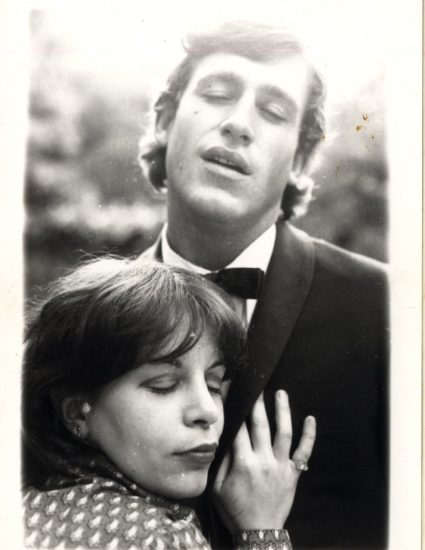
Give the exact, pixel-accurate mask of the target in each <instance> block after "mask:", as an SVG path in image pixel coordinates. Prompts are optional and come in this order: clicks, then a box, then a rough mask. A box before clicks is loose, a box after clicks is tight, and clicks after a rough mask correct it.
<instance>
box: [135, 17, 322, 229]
mask: <svg viewBox="0 0 425 550" xmlns="http://www.w3.org/2000/svg"><path fill="white" fill-rule="evenodd" d="M183 48H184V50H185V51H186V56H185V57H184V59H183V60H182V61H181V63H180V64H179V65H178V66H177V67H176V68H175V69H174V71H173V72H172V73H171V75H170V76H169V78H168V81H167V85H166V88H165V90H164V91H163V92H162V93H161V94H160V96H159V98H158V100H157V102H156V103H155V112H156V120H158V117H160V116H161V115H162V114H163V113H164V112H165V111H167V110H168V113H170V114H171V118H174V116H175V113H176V111H177V108H178V105H179V102H180V99H181V97H182V95H183V93H184V91H185V89H186V87H187V85H188V83H189V81H190V78H191V76H192V74H193V72H194V70H195V68H196V66H197V65H198V63H199V62H200V61H201V60H202V59H203V58H204V57H206V56H207V55H210V54H213V53H232V54H237V55H241V56H244V57H247V58H249V59H252V60H254V61H259V62H267V61H273V60H276V59H280V58H282V57H283V56H285V55H292V54H301V55H303V54H304V50H303V48H302V45H301V43H300V42H299V40H298V39H297V38H295V37H294V36H293V35H292V34H290V33H289V32H288V31H287V30H286V29H285V28H283V27H274V26H270V25H265V24H260V23H254V22H249V23H248V22H229V23H224V24H222V25H220V26H219V27H217V28H215V29H214V30H212V31H209V32H202V33H190V34H187V35H186V36H185V37H184V39H183ZM309 65H310V70H311V81H310V91H309V95H308V98H307V102H306V108H305V112H304V115H303V118H302V121H301V128H300V134H299V139H298V148H297V150H296V156H298V158H299V159H300V161H301V169H302V172H305V171H306V170H307V168H308V165H309V162H310V159H311V158H312V156H313V153H314V151H315V150H316V148H317V146H318V144H319V143H320V141H321V139H322V138H323V135H324V131H325V117H324V100H325V86H324V82H323V79H322V77H321V75H320V74H319V72H318V71H317V70H316V69H315V68H314V67H313V66H312V65H311V64H309ZM166 154H167V148H166V146H163V145H160V144H158V143H157V142H156V141H152V140H149V141H147V142H146V141H145V139H143V140H142V142H141V148H140V161H141V164H142V167H143V168H144V170H145V174H146V176H147V178H148V179H149V180H150V182H151V184H152V185H153V186H154V188H156V189H157V190H158V191H161V190H162V191H163V190H164V189H165V188H166V187H167V184H166V179H167V173H166V166H165V158H166ZM313 185H314V184H313V181H312V180H311V179H310V178H308V177H307V176H306V175H301V176H300V177H299V178H298V179H297V180H296V181H295V180H292V178H291V179H290V180H289V182H288V184H287V185H286V187H285V191H284V193H283V196H282V203H281V207H282V210H283V213H284V214H283V216H284V218H285V219H290V218H292V217H296V216H299V215H300V214H304V213H305V211H306V210H307V207H308V203H309V202H310V200H311V197H312V188H313Z"/></svg>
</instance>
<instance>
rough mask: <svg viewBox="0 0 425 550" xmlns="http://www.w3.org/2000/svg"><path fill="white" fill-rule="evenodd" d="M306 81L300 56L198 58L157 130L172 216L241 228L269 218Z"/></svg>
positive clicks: (291, 153) (289, 160)
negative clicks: (261, 59)
mask: <svg viewBox="0 0 425 550" xmlns="http://www.w3.org/2000/svg"><path fill="white" fill-rule="evenodd" d="M308 87H309V69H308V67H307V65H306V63H305V61H304V60H303V58H302V57H301V56H300V55H295V54H294V55H292V54H291V55H288V56H285V57H282V58H281V59H279V60H277V61H271V62H256V61H252V60H250V59H248V58H245V57H242V56H239V55H234V54H228V53H217V54H211V55H209V56H207V57H205V58H204V59H202V60H201V61H200V62H199V64H198V65H197V66H196V68H195V70H194V73H193V75H192V77H191V79H190V81H189V83H188V86H187V88H186V90H185V91H184V93H183V96H182V98H181V101H180V103H179V105H178V108H177V111H176V114H175V118H174V119H173V120H172V122H171V123H170V124H169V125H168V126H165V127H163V128H162V130H163V132H162V139H163V140H164V139H165V140H166V143H167V158H166V167H167V181H168V196H169V213H170V219H172V215H173V213H174V214H175V215H177V216H182V215H185V213H187V214H189V215H190V216H192V217H193V216H195V217H196V216H198V217H201V218H203V219H205V218H206V217H209V219H210V220H217V223H223V222H224V223H226V222H227V223H230V224H231V225H232V224H236V225H239V226H243V223H244V222H245V224H248V226H249V225H250V224H260V225H262V226H263V227H264V228H265V227H267V226H269V225H271V224H272V223H274V221H275V219H276V217H277V216H278V213H279V211H280V202H281V197H282V193H283V190H284V188H285V186H286V183H287V181H288V177H289V173H290V171H291V170H292V168H293V166H294V157H295V151H296V149H297V145H298V135H299V129H300V122H301V119H302V115H303V111H304V107H305V102H306V97H307V93H308ZM160 122H161V121H160ZM157 129H158V130H160V129H161V128H160V123H159V124H158V128H157ZM158 135H159V134H158Z"/></svg>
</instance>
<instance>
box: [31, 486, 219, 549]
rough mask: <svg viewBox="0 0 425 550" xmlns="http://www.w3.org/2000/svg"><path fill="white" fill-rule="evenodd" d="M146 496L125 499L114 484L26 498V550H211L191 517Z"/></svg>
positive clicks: (33, 493)
mask: <svg viewBox="0 0 425 550" xmlns="http://www.w3.org/2000/svg"><path fill="white" fill-rule="evenodd" d="M152 500H153V498H152V497H150V496H149V495H146V496H145V497H141V496H139V495H132V494H129V493H128V492H127V491H126V490H123V487H122V486H120V485H119V484H118V483H116V482H114V481H110V480H105V479H101V478H97V479H94V480H93V482H92V483H89V484H84V485H77V486H73V487H68V488H65V489H54V490H50V491H46V492H41V491H38V490H35V489H30V490H28V491H27V492H26V493H25V494H24V505H25V519H24V524H25V525H24V526H25V533H26V538H25V545H26V546H27V547H29V548H57V549H59V548H75V549H83V548H84V549H85V548H101V549H105V550H118V549H119V550H121V549H123V550H124V549H132V550H136V549H149V550H168V549H170V548H176V549H182V550H184V549H193V550H194V549H196V550H198V549H199V550H209V545H208V543H207V542H206V540H205V538H204V536H203V535H202V533H201V531H200V529H199V526H198V524H197V520H196V518H195V515H194V513H193V512H192V511H191V510H189V509H188V508H185V507H180V506H179V505H178V504H175V505H174V511H173V509H172V507H171V508H170V507H163V506H160V505H158V504H157V503H156V504H153V503H152Z"/></svg>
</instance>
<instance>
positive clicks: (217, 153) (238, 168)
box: [201, 147, 251, 176]
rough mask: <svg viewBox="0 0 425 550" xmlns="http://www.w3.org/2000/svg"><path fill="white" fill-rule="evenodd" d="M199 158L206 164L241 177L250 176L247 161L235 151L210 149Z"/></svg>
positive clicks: (217, 148)
mask: <svg viewBox="0 0 425 550" xmlns="http://www.w3.org/2000/svg"><path fill="white" fill-rule="evenodd" d="M201 157H202V158H203V160H205V161H206V162H211V163H213V164H216V165H218V166H223V167H225V168H227V169H230V170H234V171H235V172H237V173H239V174H242V175H243V176H248V175H249V174H251V169H250V167H249V165H248V163H247V161H246V160H245V159H244V158H243V156H242V155H240V154H239V153H237V152H236V151H232V150H230V149H226V148H224V147H210V148H209V149H206V150H205V151H203V152H202V153H201Z"/></svg>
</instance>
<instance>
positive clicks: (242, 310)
mask: <svg viewBox="0 0 425 550" xmlns="http://www.w3.org/2000/svg"><path fill="white" fill-rule="evenodd" d="M167 227H168V226H167V224H165V225H164V227H163V229H162V234H161V245H162V259H163V261H164V263H166V264H169V265H174V266H176V267H183V268H185V269H188V270H190V271H194V272H195V273H199V274H200V275H205V274H206V273H210V270H208V269H205V268H203V267H200V266H199V265H195V264H192V263H191V262H188V261H187V260H185V259H184V258H182V257H181V256H179V254H177V253H176V252H174V250H173V249H172V248H171V247H170V244H169V242H168V239H167ZM275 239H276V226H275V225H274V224H273V225H272V226H271V227H269V228H268V229H266V231H264V233H262V234H261V235H260V236H259V237H257V239H255V241H253V242H252V243H251V244H250V245H249V246H248V247H247V248H245V250H243V251H242V252H241V253H240V254H239V256H237V257H236V258H235V259H234V260H233V262H231V263H230V264H229V265H227V266H225V268H226V269H227V268H231V267H254V268H256V267H257V268H260V269H262V270H263V271H264V273H265V272H266V270H267V266H268V265H269V262H270V258H271V255H272V252H273V247H274V242H275ZM232 301H233V303H234V304H235V309H236V311H238V312H239V314H240V316H241V318H242V321H243V322H244V324H245V326H247V325H248V324H249V322H250V321H251V317H252V314H253V312H254V309H255V306H256V304H257V300H251V299H249V300H244V299H243V298H238V297H236V296H232Z"/></svg>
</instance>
